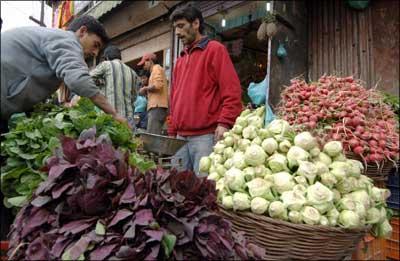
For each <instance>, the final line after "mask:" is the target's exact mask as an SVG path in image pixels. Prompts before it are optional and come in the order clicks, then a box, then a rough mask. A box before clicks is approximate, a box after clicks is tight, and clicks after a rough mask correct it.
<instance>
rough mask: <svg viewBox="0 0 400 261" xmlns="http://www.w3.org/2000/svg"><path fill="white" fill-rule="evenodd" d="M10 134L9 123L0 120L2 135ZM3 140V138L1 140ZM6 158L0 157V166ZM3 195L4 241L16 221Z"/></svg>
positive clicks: (0, 218)
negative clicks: (6, 205)
mask: <svg viewBox="0 0 400 261" xmlns="http://www.w3.org/2000/svg"><path fill="white" fill-rule="evenodd" d="M7 132H8V122H7V121H4V120H0V133H1V134H3V133H7ZM0 139H1V140H2V138H0ZM5 161H6V158H4V157H3V156H0V165H3V164H5ZM3 199H4V197H3V193H1V192H0V222H1V223H0V237H1V238H0V239H1V241H4V240H6V239H7V234H8V232H9V230H10V226H11V224H12V222H13V221H14V215H13V214H12V212H11V209H9V208H6V207H5V206H4V203H3Z"/></svg>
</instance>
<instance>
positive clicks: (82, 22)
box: [67, 15, 109, 45]
mask: <svg viewBox="0 0 400 261" xmlns="http://www.w3.org/2000/svg"><path fill="white" fill-rule="evenodd" d="M81 26H86V27H87V30H88V32H89V33H94V34H96V35H98V36H99V37H100V38H101V40H102V41H103V43H104V45H106V44H107V43H108V41H109V38H108V36H107V33H106V30H105V29H104V26H103V24H101V23H100V22H99V20H97V19H96V18H94V17H93V16H90V15H84V16H80V17H77V18H75V19H74V20H73V21H72V22H71V23H70V24H69V26H68V28H67V30H68V31H73V32H76V31H78V30H79V28H81Z"/></svg>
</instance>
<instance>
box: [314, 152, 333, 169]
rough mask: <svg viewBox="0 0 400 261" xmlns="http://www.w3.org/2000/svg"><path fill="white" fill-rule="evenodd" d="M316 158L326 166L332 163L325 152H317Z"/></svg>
mask: <svg viewBox="0 0 400 261" xmlns="http://www.w3.org/2000/svg"><path fill="white" fill-rule="evenodd" d="M317 160H318V161H321V162H322V163H324V164H325V165H327V166H329V165H331V164H332V159H331V158H330V157H329V156H328V155H327V154H325V153H323V152H321V153H320V154H318V157H317Z"/></svg>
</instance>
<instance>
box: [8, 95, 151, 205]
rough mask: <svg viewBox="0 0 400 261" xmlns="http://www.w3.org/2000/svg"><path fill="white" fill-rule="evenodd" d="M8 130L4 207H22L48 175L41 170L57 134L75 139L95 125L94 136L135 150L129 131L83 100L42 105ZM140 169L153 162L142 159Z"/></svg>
mask: <svg viewBox="0 0 400 261" xmlns="http://www.w3.org/2000/svg"><path fill="white" fill-rule="evenodd" d="M10 125H11V130H10V132H8V133H6V134H4V138H5V139H4V141H2V143H1V153H2V155H3V156H5V157H6V158H7V161H6V164H5V165H4V166H2V167H1V191H2V193H3V194H4V197H5V198H4V204H5V205H6V206H7V207H21V206H23V205H24V204H25V203H26V202H27V201H28V200H29V198H30V197H31V196H32V193H33V192H34V190H35V189H36V188H37V186H38V185H39V183H40V182H42V181H44V180H46V177H47V175H45V173H44V172H42V171H41V168H42V167H43V166H44V164H45V161H46V159H47V158H48V157H50V155H51V153H52V151H53V150H54V149H55V148H57V147H59V146H60V141H59V137H60V135H66V136H70V137H77V136H78V135H79V133H81V132H82V131H83V130H84V129H88V128H91V127H93V126H96V129H97V133H99V134H103V133H107V134H108V135H109V136H110V138H111V140H112V142H113V144H114V145H115V146H122V147H124V148H125V149H128V150H130V151H132V152H133V151H135V148H136V145H137V144H136V141H135V140H134V139H133V137H132V131H131V130H130V129H129V128H128V126H125V125H124V124H121V123H119V122H117V121H115V120H114V119H113V118H112V117H111V116H110V115H108V114H104V113H97V112H96V111H95V105H94V104H93V103H92V102H91V101H90V100H89V99H85V98H82V99H81V100H80V101H79V103H78V105H77V106H75V107H72V108H64V107H58V106H55V105H50V104H41V105H40V106H39V107H37V108H36V110H35V112H34V113H33V114H32V116H31V117H26V116H25V115H21V114H20V115H16V117H14V118H12V119H11V120H10ZM133 155H136V158H135V159H132V160H135V162H136V163H137V164H136V165H137V166H138V167H139V168H142V169H144V170H145V169H147V168H151V167H154V166H155V165H154V163H153V162H147V161H144V160H143V159H141V157H140V156H139V155H137V154H133Z"/></svg>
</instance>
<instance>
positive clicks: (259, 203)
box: [250, 197, 269, 215]
mask: <svg viewBox="0 0 400 261" xmlns="http://www.w3.org/2000/svg"><path fill="white" fill-rule="evenodd" d="M268 206H269V202H268V200H266V199H264V198H260V197H255V198H253V199H252V200H251V203H250V208H251V212H253V213H254V214H259V215H262V214H264V213H265V212H266V211H267V210H268Z"/></svg>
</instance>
